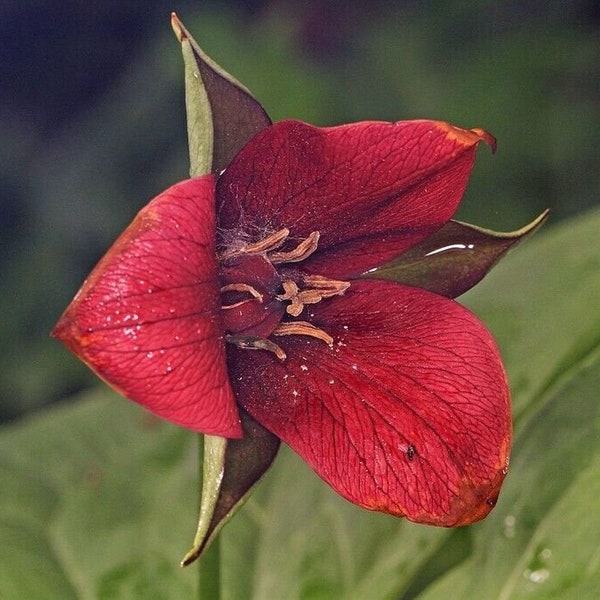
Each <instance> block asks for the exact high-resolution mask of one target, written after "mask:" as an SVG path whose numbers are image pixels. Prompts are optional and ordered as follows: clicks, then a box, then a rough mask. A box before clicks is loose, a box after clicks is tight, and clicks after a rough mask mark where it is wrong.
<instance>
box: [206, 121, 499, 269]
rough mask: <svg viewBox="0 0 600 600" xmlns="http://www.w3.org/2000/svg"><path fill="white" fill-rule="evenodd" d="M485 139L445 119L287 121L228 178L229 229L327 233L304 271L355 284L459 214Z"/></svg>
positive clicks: (249, 150)
mask: <svg viewBox="0 0 600 600" xmlns="http://www.w3.org/2000/svg"><path fill="white" fill-rule="evenodd" d="M482 140H485V141H488V142H490V141H491V136H489V134H486V133H485V132H483V131H481V130H472V131H467V130H463V129H458V128H455V127H453V126H451V125H449V124H447V123H442V122H437V121H400V122H398V123H381V122H364V123H355V124H351V125H342V126H340V127H331V128H318V127H313V126H311V125H307V124H305V123H301V122H298V121H283V122H281V123H278V124H276V125H274V126H273V127H270V128H268V129H266V130H265V131H264V132H262V133H260V134H258V135H257V136H256V137H255V138H254V139H253V140H252V141H251V142H250V143H249V144H248V145H247V146H246V147H245V148H244V149H243V150H242V151H241V152H240V153H239V154H238V155H237V157H236V158H235V159H234V160H233V161H232V163H231V164H230V166H229V167H228V168H227V169H226V171H225V173H224V174H223V175H222V176H221V178H220V179H219V182H218V187H217V190H218V191H217V197H218V202H219V209H218V214H219V225H220V227H222V228H224V229H225V230H234V231H236V230H240V229H241V230H242V231H244V232H245V233H246V234H248V235H251V236H254V237H256V239H257V240H258V239H261V237H265V235H267V234H268V233H271V232H273V231H277V230H279V229H282V228H284V227H287V228H289V229H290V231H291V238H296V239H303V238H305V237H307V236H308V235H309V234H310V233H311V232H312V231H319V232H320V233H321V238H320V241H319V250H318V251H317V252H316V253H315V254H313V256H311V257H310V258H309V259H308V260H307V261H306V262H305V263H303V268H305V269H307V270H309V271H311V272H314V273H321V274H323V273H326V274H327V275H329V276H330V277H337V278H342V279H343V278H348V277H351V276H354V275H357V274H359V273H362V272H364V271H366V270H368V269H370V268H372V267H376V266H379V265H381V264H383V263H384V262H387V261H388V260H391V259H392V258H394V257H396V256H398V255H399V254H400V253H401V252H402V251H403V250H404V249H406V248H408V247H410V246H412V245H414V244H416V243H417V242H419V241H420V240H422V239H424V238H425V237H427V236H428V235H430V234H431V233H433V232H434V231H436V230H437V229H439V228H440V227H441V226H442V225H443V224H444V223H446V221H448V220H449V219H450V218H451V217H452V215H453V214H454V212H455V211H456V209H457V207H458V204H459V202H460V199H461V197H462V195H463V192H464V189H465V186H466V184H467V179H468V177H469V173H470V172H471V168H472V166H473V160H474V156H475V148H476V146H477V144H478V143H479V142H480V141H482Z"/></svg>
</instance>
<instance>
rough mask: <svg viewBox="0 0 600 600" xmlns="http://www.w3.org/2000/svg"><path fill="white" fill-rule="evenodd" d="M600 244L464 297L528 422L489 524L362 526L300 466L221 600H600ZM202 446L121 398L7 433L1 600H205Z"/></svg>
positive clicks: (557, 244)
mask: <svg viewBox="0 0 600 600" xmlns="http://www.w3.org/2000/svg"><path fill="white" fill-rule="evenodd" d="M599 230H600V211H596V212H594V213H590V214H588V215H586V216H585V217H581V218H579V219H577V220H574V221H572V222H570V223H567V224H564V225H561V226H558V227H555V228H554V229H550V230H548V231H544V232H542V233H540V235H539V236H537V237H536V238H534V239H533V240H531V241H530V242H529V243H528V244H525V245H523V246H522V247H520V248H519V249H518V250H516V251H515V252H513V253H511V255H510V256H509V257H507V258H506V260H505V261H503V262H502V263H501V264H500V265H498V267H497V268H496V269H495V270H494V272H493V273H492V274H491V275H490V276H489V277H487V278H486V279H485V280H484V282H482V284H480V285H479V286H477V288H474V289H473V290H471V291H470V292H469V293H468V294H467V295H466V296H465V299H466V300H467V301H468V304H469V305H470V306H471V308H473V309H474V310H475V311H476V312H477V313H478V314H479V315H483V316H484V319H485V320H486V321H488V320H489V322H490V323H491V325H492V329H493V331H494V333H495V334H496V335H497V336H498V338H499V340H500V345H501V350H502V352H503V354H504V356H505V358H506V363H507V369H508V374H509V378H510V380H511V382H516V383H517V386H516V389H515V405H516V406H517V407H520V410H519V418H518V419H517V422H516V435H515V445H514V452H513V457H512V463H511V467H510V472H509V475H508V477H507V480H506V483H505V487H504V489H503V492H502V494H501V496H500V500H499V503H498V505H497V507H496V508H495V509H494V511H493V512H492V513H491V515H490V516H489V517H488V518H487V519H486V520H485V521H483V522H482V523H479V524H477V525H474V526H471V527H469V528H462V529H459V530H446V529H436V528H432V527H426V526H418V525H413V524H410V523H407V522H406V521H405V520H402V519H394V518H391V517H387V516H385V515H380V514H375V513H369V512H367V511H363V510H361V509H359V508H357V507H354V506H351V505H350V504H348V503H347V502H345V501H344V500H343V499H341V498H339V497H338V496H336V495H335V493H334V492H332V491H331V490H330V489H329V488H327V486H325V485H324V484H323V483H322V482H321V481H320V480H319V479H318V478H317V477H316V476H315V475H314V474H313V473H312V472H310V470H309V469H308V468H307V467H306V466H305V465H304V464H303V463H302V462H301V461H300V460H299V459H298V458H297V457H296V456H294V455H293V454H292V453H291V452H290V451H289V450H287V449H284V450H283V451H282V452H280V457H279V460H278V461H277V463H276V464H275V466H274V467H273V469H271V471H270V472H269V473H268V474H267V475H266V476H265V478H264V480H263V483H262V484H261V485H260V486H259V487H258V489H257V491H256V492H255V493H254V494H253V496H252V497H251V498H250V499H249V500H248V502H247V503H246V504H245V505H244V507H243V508H242V509H241V510H240V511H239V513H238V514H237V515H236V518H235V519H233V520H232V521H231V522H230V523H229V525H228V526H227V527H226V528H225V529H224V530H223V531H222V533H221V536H222V537H221V547H220V550H221V558H222V563H221V574H220V579H219V581H220V582H221V593H222V597H223V598H226V599H227V600H237V599H241V598H244V599H247V598H255V599H262V598H280V597H281V598H287V597H289V598H310V599H317V598H323V599H325V598H338V597H339V598H349V599H350V600H352V599H359V598H369V599H373V600H378V599H384V598H414V597H419V598H428V599H435V598H444V600H445V599H446V598H486V599H487V598H491V599H503V600H505V599H508V598H511V599H512V598H521V597H525V596H527V597H530V598H557V597H558V598H561V599H562V598H567V599H568V598H577V599H583V600H585V599H586V598H590V599H593V598H595V597H596V595H597V589H598V587H599V586H600V581H599V579H600V576H599V572H600V567H599V561H598V558H597V557H598V551H597V539H598V536H599V535H600V500H599V497H600V495H599V494H600V404H599V403H598V389H600V312H599V311H598V310H597V305H598V302H597V301H598V299H599V298H600V247H599V246H598V244H597V232H598V231H599ZM525 379H526V382H527V385H524V381H525ZM195 439H196V436H194V435H193V434H190V433H188V432H185V431H181V430H177V429H176V428H174V427H172V426H170V425H167V424H164V423H159V422H157V421H156V420H154V419H152V418H150V417H148V416H147V415H146V414H145V413H144V412H143V411H142V410H141V409H139V408H138V407H137V406H135V405H133V404H132V403H128V402H126V401H125V400H123V399H121V398H117V397H115V396H114V395H112V394H110V393H109V392H108V391H104V392H103V393H102V394H93V395H90V396H88V397H87V398H82V399H80V401H79V402H77V403H76V404H74V405H69V406H63V407H60V408H56V409H53V410H49V411H46V412H45V413H41V414H40V415H39V416H36V417H35V418H32V419H29V420H27V421H23V422H22V423H18V424H15V425H10V426H5V427H3V428H2V429H0V487H1V489H2V495H1V496H0V539H2V540H3V542H4V543H3V544H2V545H0V561H1V563H2V566H3V568H2V569H1V570H0V597H2V598H23V597H25V598H29V597H31V598H36V599H37V598H128V597H152V598H175V599H177V598H189V597H191V596H192V595H193V593H194V590H195V589H196V582H195V579H196V577H195V573H194V572H193V571H189V570H181V569H180V568H179V567H178V566H177V559H178V557H179V555H180V552H181V550H182V539H185V538H183V537H182V536H184V535H185V532H186V530H187V529H188V527H190V526H191V521H192V520H191V518H190V513H191V510H192V508H191V507H192V505H193V504H194V496H195V492H194V483H195V480H196V474H195V473H196V468H197V459H196V451H195V448H194V446H195Z"/></svg>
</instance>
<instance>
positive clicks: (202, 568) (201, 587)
mask: <svg viewBox="0 0 600 600" xmlns="http://www.w3.org/2000/svg"><path fill="white" fill-rule="evenodd" d="M198 569H199V575H200V577H199V580H198V598H199V600H219V599H220V598H221V543H220V540H219V538H218V537H217V538H216V539H215V540H214V541H213V542H212V544H211V545H210V546H209V547H208V548H207V549H206V551H205V552H204V553H203V555H202V558H201V559H200V560H199V561H198Z"/></svg>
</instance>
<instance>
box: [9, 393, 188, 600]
mask: <svg viewBox="0 0 600 600" xmlns="http://www.w3.org/2000/svg"><path fill="white" fill-rule="evenodd" d="M195 445H196V444H195V436H192V435H189V434H188V433H186V432H184V431H181V430H178V429H177V428H175V427H173V426H171V425H168V424H165V423H163V422H160V421H158V420H157V419H155V418H153V417H151V416H149V415H148V414H147V413H146V412H145V411H143V410H142V409H140V408H139V407H137V406H136V405H134V404H133V403H130V402H126V401H125V400H123V398H122V397H120V396H117V395H116V394H113V393H111V392H109V391H108V390H106V389H105V390H103V391H102V392H101V393H94V394H90V395H88V396H86V397H83V398H81V399H80V401H78V402H77V403H75V404H72V405H64V406H62V407H59V408H55V409H53V410H50V411H46V412H43V413H40V414H39V415H38V416H35V417H33V418H30V419H27V420H24V421H23V422H21V423H19V424H17V425H13V426H8V427H3V428H2V429H0V487H1V489H2V495H1V497H0V539H2V544H0V562H1V564H2V569H0V597H1V598H7V599H12V598H15V599H17V598H35V599H36V600H38V599H43V598H48V599H55V598H61V599H65V600H66V599H69V598H83V599H85V598H89V599H92V598H93V599H101V598H106V599H109V598H126V597H129V598H150V597H151V598H165V599H167V598H189V597H193V595H194V593H195V590H196V587H197V582H196V579H197V575H196V574H195V573H193V572H187V571H183V570H182V569H180V567H179V566H178V564H177V560H175V558H176V557H177V556H178V555H179V554H180V553H181V552H182V551H183V549H184V540H185V539H186V534H187V532H188V529H189V528H190V527H191V526H192V524H193V515H192V512H193V501H192V499H193V497H194V482H195V479H196V472H197V457H196V452H195Z"/></svg>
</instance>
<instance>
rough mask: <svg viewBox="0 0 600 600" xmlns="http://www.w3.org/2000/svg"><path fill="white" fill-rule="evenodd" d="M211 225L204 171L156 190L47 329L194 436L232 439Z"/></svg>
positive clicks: (210, 187)
mask: <svg viewBox="0 0 600 600" xmlns="http://www.w3.org/2000/svg"><path fill="white" fill-rule="evenodd" d="M215 231H216V226H215V214H214V179H213V178H212V177H201V178H197V179H191V180H188V181H184V182H182V183H179V184H177V185H175V186H173V187H172V188H170V189H168V190H167V191H166V192H163V193H162V194H161V195H160V196H158V197H157V198H155V199H154V200H153V201H152V202H150V204H148V205H147V206H146V207H145V208H144V209H142V210H141V211H140V213H139V214H138V215H137V217H136V218H135V220H134V221H133V222H132V223H131V225H130V226H129V227H128V228H127V229H126V230H125V232H124V233H123V234H122V235H121V236H120V237H119V239H118V240H117V241H116V242H115V244H114V245H113V246H112V248H111V249H110V250H109V251H108V253H107V254H106V255H105V256H104V258H103V259H102V260H101V261H100V262H99V263H98V265H97V266H96V268H95V269H94V271H92V273H91V275H90V276H89V277H88V279H87V280H86V282H85V283H84V285H83V287H82V288H81V290H80V291H79V292H78V294H77V295H76V296H75V299H74V300H73V302H72V303H71V304H70V306H69V307H68V308H67V310H66V311H65V313H64V314H63V316H62V317H61V319H60V321H59V322H58V324H57V326H56V328H55V329H54V331H53V332H52V333H53V335H54V336H55V337H57V338H59V339H60V340H61V341H63V342H64V343H65V344H66V345H67V346H69V348H70V349H71V350H72V351H73V352H74V353H75V354H76V355H77V356H79V357H80V358H81V359H82V360H84V361H85V362H86V363H87V364H88V365H89V366H90V367H91V368H92V369H93V370H94V371H95V372H96V373H97V374H98V375H99V376H100V377H102V378H103V379H105V380H106V381H107V382H108V383H109V384H110V385H112V386H113V387H114V388H116V389H117V390H119V391H120V392H121V393H122V394H124V395H125V396H127V397H128V398H131V399H132V400H135V401H136V402H138V403H140V404H142V405H143V406H145V407H146V408H147V409H149V410H151V411H152V412H154V413H156V414H157V415H159V416H161V417H163V418H165V419H167V420H169V421H171V422H173V423H176V424H177V425H181V426H183V427H187V428H189V429H193V430H195V431H200V432H202V433H209V434H213V435H222V436H226V437H240V435H241V427H240V423H239V415H238V411H237V407H236V404H235V400H234V396H233V393H232V390H231V387H230V384H229V380H228V376H227V367H226V359H225V343H224V340H223V332H222V325H221V314H220V313H221V302H220V295H219V283H218V278H217V262H216V250H215Z"/></svg>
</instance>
